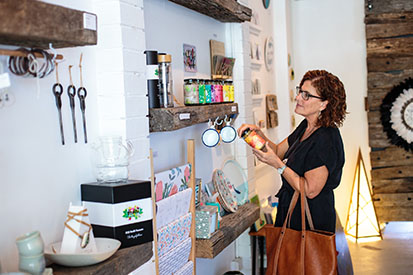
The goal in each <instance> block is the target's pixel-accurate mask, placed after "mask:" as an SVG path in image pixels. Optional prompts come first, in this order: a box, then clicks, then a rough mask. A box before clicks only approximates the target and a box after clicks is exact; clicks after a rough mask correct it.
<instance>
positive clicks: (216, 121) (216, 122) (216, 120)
mask: <svg viewBox="0 0 413 275" xmlns="http://www.w3.org/2000/svg"><path fill="white" fill-rule="evenodd" d="M218 119H219V117H217V118H216V119H215V124H216V125H221V124H222V123H223V122H224V120H221V123H218Z"/></svg>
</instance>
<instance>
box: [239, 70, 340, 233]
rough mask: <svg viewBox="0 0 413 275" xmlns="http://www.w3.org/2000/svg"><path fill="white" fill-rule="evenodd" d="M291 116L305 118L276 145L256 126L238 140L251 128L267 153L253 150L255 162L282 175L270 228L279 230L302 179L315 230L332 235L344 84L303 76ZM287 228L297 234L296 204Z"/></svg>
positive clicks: (318, 73)
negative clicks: (258, 161)
mask: <svg viewBox="0 0 413 275" xmlns="http://www.w3.org/2000/svg"><path fill="white" fill-rule="evenodd" d="M295 99H296V102H297V105H296V107H295V113H297V114H299V115H302V116H303V117H304V118H305V119H304V120H303V121H302V122H301V123H300V125H298V127H297V128H296V129H295V130H294V131H293V132H292V133H291V134H290V136H288V138H286V139H284V140H283V141H282V142H281V143H280V144H278V145H277V144H274V143H273V142H271V141H270V140H269V139H268V138H267V137H266V136H265V135H264V134H263V132H262V131H261V130H260V128H259V127H257V126H255V125H248V124H243V125H241V127H240V128H239V129H238V135H240V136H241V133H242V132H243V131H244V130H245V129H247V128H250V129H252V130H255V131H256V132H257V133H258V134H259V135H261V136H262V137H263V138H264V139H265V140H266V147H265V148H266V150H264V151H265V152H264V151H260V150H256V149H253V153H254V155H255V156H257V158H258V159H259V160H260V161H262V162H264V163H266V164H268V165H271V166H272V167H274V168H276V169H277V171H278V172H279V174H280V175H281V176H282V186H281V189H280V191H279V192H278V194H277V195H276V196H277V197H278V198H279V201H278V209H277V217H276V221H275V226H280V227H281V226H282V225H283V223H284V220H285V218H286V214H287V211H288V207H289V205H290V201H291V199H292V196H293V194H294V191H295V190H298V191H299V190H300V183H299V182H300V181H299V179H300V177H303V178H304V182H305V185H304V186H305V194H306V196H307V198H308V199H307V200H308V204H309V207H310V211H311V214H312V218H313V223H314V228H316V229H318V230H324V231H330V232H334V233H335V225H336V213H335V208H334V193H333V189H334V188H336V187H337V186H338V185H339V184H340V179H341V173H342V168H343V165H344V149H343V142H342V139H341V135H340V131H339V130H338V127H340V126H341V125H342V123H343V120H344V118H345V115H346V94H345V91H344V86H343V83H342V82H341V81H340V80H339V79H338V78H337V77H336V76H334V75H333V74H331V73H329V72H326V71H324V70H314V71H308V72H307V73H306V74H305V75H304V77H303V79H302V80H301V82H300V85H299V86H298V87H297V96H296V98H295ZM291 228H293V229H296V230H301V213H300V203H299V202H298V203H297V206H296V207H295V210H294V212H293V215H292V217H291Z"/></svg>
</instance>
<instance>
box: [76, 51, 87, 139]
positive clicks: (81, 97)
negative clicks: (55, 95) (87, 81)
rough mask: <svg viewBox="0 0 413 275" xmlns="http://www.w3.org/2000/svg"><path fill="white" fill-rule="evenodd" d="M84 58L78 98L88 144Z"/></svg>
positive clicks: (81, 55)
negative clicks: (83, 73)
mask: <svg viewBox="0 0 413 275" xmlns="http://www.w3.org/2000/svg"><path fill="white" fill-rule="evenodd" d="M82 57H83V53H81V54H80V61H79V72H80V87H79V89H77V96H78V97H79V101H80V110H81V111H82V120H83V135H84V137H85V143H87V131H86V114H85V110H86V103H85V98H86V96H87V90H86V88H85V87H83V77H82Z"/></svg>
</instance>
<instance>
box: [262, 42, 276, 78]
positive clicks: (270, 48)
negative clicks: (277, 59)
mask: <svg viewBox="0 0 413 275" xmlns="http://www.w3.org/2000/svg"><path fill="white" fill-rule="evenodd" d="M264 61H265V68H266V69H267V71H271V69H272V64H273V63H274V41H273V40H272V37H269V38H267V39H265V45H264Z"/></svg>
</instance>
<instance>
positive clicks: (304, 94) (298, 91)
mask: <svg viewBox="0 0 413 275" xmlns="http://www.w3.org/2000/svg"><path fill="white" fill-rule="evenodd" d="M295 88H296V94H297V95H299V94H301V97H302V99H304V100H305V101H307V100H309V99H310V97H314V98H318V99H321V100H322V99H323V98H322V97H319V96H315V95H312V94H310V93H309V92H307V91H303V90H301V88H300V87H299V86H297V87H295Z"/></svg>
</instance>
